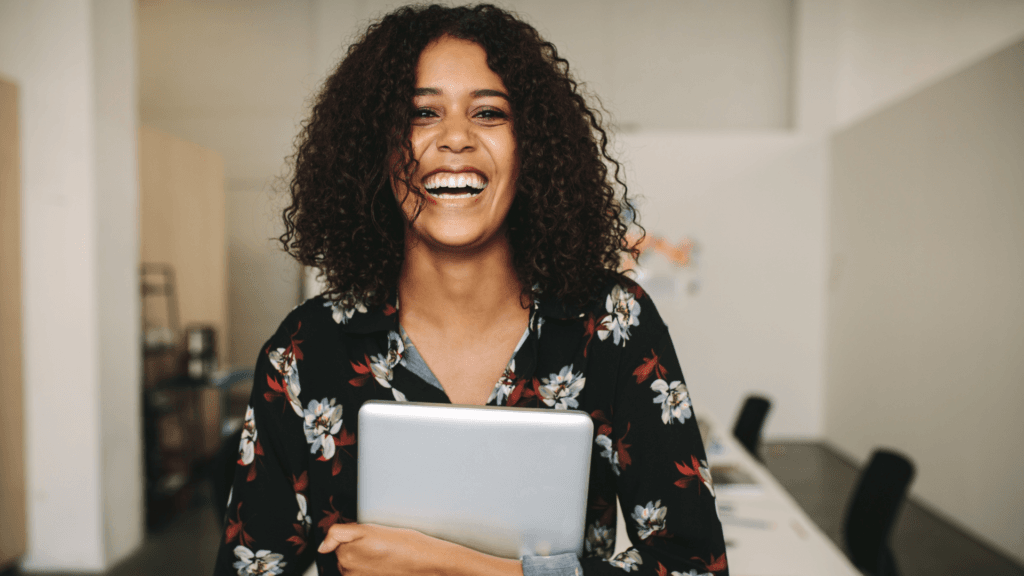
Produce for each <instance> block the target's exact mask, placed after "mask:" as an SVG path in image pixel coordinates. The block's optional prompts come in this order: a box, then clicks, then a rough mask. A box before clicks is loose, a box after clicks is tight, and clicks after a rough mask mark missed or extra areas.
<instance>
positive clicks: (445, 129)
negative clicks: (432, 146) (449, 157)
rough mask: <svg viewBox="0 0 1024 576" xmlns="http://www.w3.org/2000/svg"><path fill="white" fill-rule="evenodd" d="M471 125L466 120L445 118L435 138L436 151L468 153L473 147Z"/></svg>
mask: <svg viewBox="0 0 1024 576" xmlns="http://www.w3.org/2000/svg"><path fill="white" fill-rule="evenodd" d="M474 138H475V136H474V134H473V123H472V122H470V121H469V120H468V119H466V118H459V117H454V118H453V117H451V116H449V117H448V118H445V119H444V121H443V122H442V125H441V134H440V135H439V136H438V138H437V147H438V149H440V150H442V151H445V152H468V151H470V150H472V149H473V146H474V144H473V143H474Z"/></svg>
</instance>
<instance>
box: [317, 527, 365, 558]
mask: <svg viewBox="0 0 1024 576" xmlns="http://www.w3.org/2000/svg"><path fill="white" fill-rule="evenodd" d="M360 528H361V527H360V526H359V524H356V523H352V524H335V525H334V526H331V527H330V528H329V529H328V530H327V536H325V537H324V541H323V542H321V543H320V547H319V548H317V549H316V550H317V552H319V553H320V554H327V553H328V552H333V551H334V549H335V548H337V547H338V545H340V544H347V543H348V542H351V541H353V540H355V539H357V538H359V535H360V534H359V531H360Z"/></svg>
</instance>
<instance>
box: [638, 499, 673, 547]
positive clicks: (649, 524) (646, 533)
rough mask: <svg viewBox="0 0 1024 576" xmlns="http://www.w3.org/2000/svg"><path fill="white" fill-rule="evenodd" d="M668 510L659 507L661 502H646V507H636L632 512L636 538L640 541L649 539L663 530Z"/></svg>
mask: <svg viewBox="0 0 1024 576" xmlns="http://www.w3.org/2000/svg"><path fill="white" fill-rule="evenodd" d="M667 514H668V508H667V507H665V506H662V505H661V500H656V501H654V502H648V503H647V506H637V507H636V509H635V510H634V511H633V520H636V523H637V527H636V531H637V536H639V537H640V539H641V540H646V539H648V538H650V537H651V534H654V533H655V532H660V531H662V530H664V529H665V516H666V515H667Z"/></svg>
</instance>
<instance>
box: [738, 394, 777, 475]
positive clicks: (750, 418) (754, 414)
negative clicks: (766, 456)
mask: <svg viewBox="0 0 1024 576" xmlns="http://www.w3.org/2000/svg"><path fill="white" fill-rule="evenodd" d="M771 407H772V403H771V400H768V399H767V398H765V397H763V396H747V399H746V400H745V401H744V402H743V408H742V409H741V410H740V415H739V417H738V418H737V419H736V425H735V426H734V427H733V429H732V435H733V436H735V437H736V439H737V440H739V441H740V444H743V447H744V448H746V449H747V452H750V453H751V454H752V455H753V456H754V458H757V459H758V460H760V459H761V456H759V455H758V453H757V447H758V445H759V444H760V443H761V429H762V428H763V427H764V420H765V418H766V417H767V416H768V410H770V409H771Z"/></svg>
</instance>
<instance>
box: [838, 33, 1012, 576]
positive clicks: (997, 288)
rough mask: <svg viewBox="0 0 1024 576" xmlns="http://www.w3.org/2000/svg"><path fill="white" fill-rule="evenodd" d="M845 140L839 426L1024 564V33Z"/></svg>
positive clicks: (916, 489)
mask: <svg viewBox="0 0 1024 576" xmlns="http://www.w3.org/2000/svg"><path fill="white" fill-rule="evenodd" d="M833 151H834V155H833V162H834V167H835V172H834V178H833V203H832V209H831V219H830V226H831V231H832V247H831V251H832V258H833V263H834V264H833V265H834V267H835V272H834V274H833V282H832V284H831V287H830V290H829V298H828V311H829V312H828V314H829V316H828V317H829V328H828V346H827V350H828V378H827V389H826V398H827V400H826V402H827V404H826V405H827V411H826V417H825V423H826V426H825V437H826V439H827V440H828V441H829V442H831V443H833V444H834V445H836V446H838V447H839V448H841V449H842V450H843V451H845V452H847V453H849V454H850V455H852V456H853V457H854V459H855V460H856V461H859V462H864V461H865V460H866V458H867V456H868V454H869V453H870V451H871V450H872V449H873V448H875V447H877V446H888V447H894V448H896V449H898V450H900V451H903V452H904V453H906V454H907V455H908V456H909V457H910V458H911V459H912V460H913V461H914V463H915V464H916V466H917V477H916V478H915V481H914V485H913V486H912V491H913V493H914V495H915V496H917V497H918V498H920V499H922V500H924V501H925V502H927V503H928V504H930V505H931V506H933V507H934V508H935V509H937V510H938V511H940V513H941V514H942V515H943V516H945V517H946V518H947V519H948V520H949V521H951V522H952V523H953V524H956V525H959V526H961V527H963V528H964V529H965V530H967V531H968V532H970V533H973V534H976V535H978V536H980V537H981V538H982V539H983V540H984V541H986V542H987V543H990V544H992V545H994V546H995V547H996V548H997V549H1000V550H1003V551H1005V552H1006V553H1008V554H1009V555H1011V556H1012V557H1014V558H1016V559H1017V561H1018V562H1024V492H1022V491H1021V487H1020V482H1021V478H1022V477H1024V459H1021V458H1020V446H1021V445H1022V444H1024V426H1022V425H1021V416H1020V415H1021V411H1022V410H1024V387H1022V386H1021V383H1022V382H1024V354H1022V343H1024V304H1022V302H1024V300H1022V294H1024V258H1022V257H1021V254H1022V253H1024V194H1022V191H1024V168H1022V165H1021V159H1022V158H1024V40H1022V41H1019V42H1018V43H1017V44H1016V45H1014V46H1013V47H1011V48H1008V49H1006V50H1003V51H1001V52H999V53H998V54H996V55H995V56H992V57H990V58H987V59H985V60H983V61H981V62H979V63H977V64H974V65H973V66H971V67H969V68H967V69H966V70H964V71H962V72H959V73H957V74H955V75H953V76H951V77H949V78H946V79H944V80H942V81H940V82H938V83H937V84H934V85H932V86H931V87H929V88H927V89H925V90H923V91H921V92H919V93H917V94H915V95H913V96H911V97H909V98H908V99H906V100H904V101H902V102H900V103H898V104H896V105H894V106H891V107H888V108H886V109H884V110H882V111H881V112H879V113H877V114H876V115H874V116H871V117H869V118H867V119H865V120H862V121H861V122H858V123H856V124H854V125H852V126H850V127H849V128H847V129H845V130H843V131H841V132H839V133H838V134H837V135H836V137H835V139H834V147H833Z"/></svg>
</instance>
